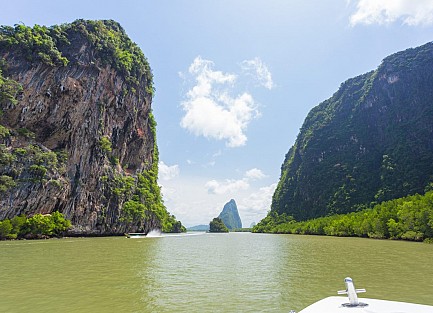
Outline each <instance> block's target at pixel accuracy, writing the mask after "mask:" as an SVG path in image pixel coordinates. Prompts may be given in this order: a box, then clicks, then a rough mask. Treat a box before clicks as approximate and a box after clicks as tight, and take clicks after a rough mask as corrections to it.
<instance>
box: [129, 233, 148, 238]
mask: <svg viewBox="0 0 433 313" xmlns="http://www.w3.org/2000/svg"><path fill="white" fill-rule="evenodd" d="M125 236H126V238H144V237H146V236H147V234H146V233H126V234H125Z"/></svg>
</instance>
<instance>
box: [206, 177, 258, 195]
mask: <svg viewBox="0 0 433 313" xmlns="http://www.w3.org/2000/svg"><path fill="white" fill-rule="evenodd" d="M249 187H250V184H249V183H248V181H247V180H246V179H239V180H233V179H227V180H225V181H223V182H218V181H216V180H210V181H208V182H207V183H206V185H205V188H206V189H207V192H208V193H211V194H217V195H222V194H227V193H230V194H232V193H236V192H237V191H240V190H247V189H248V188H249Z"/></svg>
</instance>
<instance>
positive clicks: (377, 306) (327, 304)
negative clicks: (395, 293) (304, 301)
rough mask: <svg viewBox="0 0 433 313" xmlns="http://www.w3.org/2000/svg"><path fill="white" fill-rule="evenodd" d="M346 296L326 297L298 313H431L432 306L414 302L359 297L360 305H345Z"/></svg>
mask: <svg viewBox="0 0 433 313" xmlns="http://www.w3.org/2000/svg"><path fill="white" fill-rule="evenodd" d="M348 302H349V301H348V299H347V297H338V296H334V297H328V298H325V299H322V300H320V301H318V302H316V303H313V304H312V305H310V306H308V307H306V308H305V309H303V310H301V311H300V312H299V313H349V312H350V313H433V306H430V305H422V304H415V303H406V302H397V301H387V300H377V299H369V298H359V302H360V303H361V304H367V305H365V306H364V305H361V306H357V307H350V306H346V305H345V304H348Z"/></svg>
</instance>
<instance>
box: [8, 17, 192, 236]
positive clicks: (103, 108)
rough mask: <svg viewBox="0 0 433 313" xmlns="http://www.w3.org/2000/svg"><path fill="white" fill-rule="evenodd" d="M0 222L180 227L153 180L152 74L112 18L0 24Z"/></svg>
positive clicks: (113, 230) (109, 228) (117, 228)
mask: <svg viewBox="0 0 433 313" xmlns="http://www.w3.org/2000/svg"><path fill="white" fill-rule="evenodd" d="M0 69H1V76H0V110H1V111H0V220H2V219H6V218H9V219H10V218H12V217H14V216H17V215H20V214H25V215H26V216H32V215H33V214H36V213H42V214H49V213H52V212H61V213H63V214H64V216H65V217H66V218H67V219H69V220H71V222H72V230H71V234H84V235H109V234H121V233H124V232H138V231H140V232H147V231H149V230H150V229H154V228H160V229H162V230H163V231H181V230H183V229H184V228H183V226H182V225H181V223H180V222H178V221H176V219H175V218H174V216H172V215H170V214H169V213H168V212H167V210H166V209H165V207H164V205H163V203H162V200H161V193H160V189H159V187H158V185H157V176H158V150H157V146H156V142H155V139H156V136H155V132H156V130H155V127H156V123H155V121H154V118H153V116H152V110H151V102H152V96H153V90H154V89H153V82H152V73H151V69H150V67H149V64H148V62H147V60H146V58H145V57H144V55H143V53H142V52H141V50H140V49H139V47H138V46H137V45H136V44H135V43H133V42H132V41H131V40H130V39H129V38H128V37H127V35H126V33H125V31H124V30H123V29H122V27H121V26H120V25H119V24H118V23H116V22H114V21H111V20H108V21H86V20H77V21H75V22H73V23H71V24H63V25H60V26H52V27H49V28H47V27H45V26H38V25H36V26H34V27H33V28H30V27H26V26H24V25H16V26H15V27H9V26H2V27H1V28H0Z"/></svg>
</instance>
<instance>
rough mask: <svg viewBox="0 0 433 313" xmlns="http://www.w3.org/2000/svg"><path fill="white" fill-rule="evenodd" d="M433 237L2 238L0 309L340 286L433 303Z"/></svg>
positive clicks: (309, 292)
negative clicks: (350, 282)
mask: <svg viewBox="0 0 433 313" xmlns="http://www.w3.org/2000/svg"><path fill="white" fill-rule="evenodd" d="M432 258H433V245H428V244H422V243H412V242H397V241H381V240H369V239H359V238H331V237H313V236H294V235H263V234H250V233H230V234H201V235H183V236H167V237H162V238H143V239H126V238H123V237H112V238H83V239H81V238H76V239H75V238H74V239H61V240H45V241H9V242H0V266H1V268H0V312H20V313H21V312H32V313H37V312H44V313H50V312H56V313H57V312H80V313H85V312H92V313H93V312H288V311H289V310H290V309H295V310H300V309H301V308H303V307H305V306H306V305H308V304H310V303H312V302H314V301H316V300H319V299H321V298H323V297H326V296H331V295H335V294H336V291H337V290H339V289H344V284H343V279H344V277H346V276H351V277H352V278H353V279H354V281H355V283H356V286H357V287H358V288H366V289H367V293H366V294H363V295H365V297H370V298H382V299H391V300H399V301H408V302H416V303H423V304H430V305H433V266H432Z"/></svg>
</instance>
